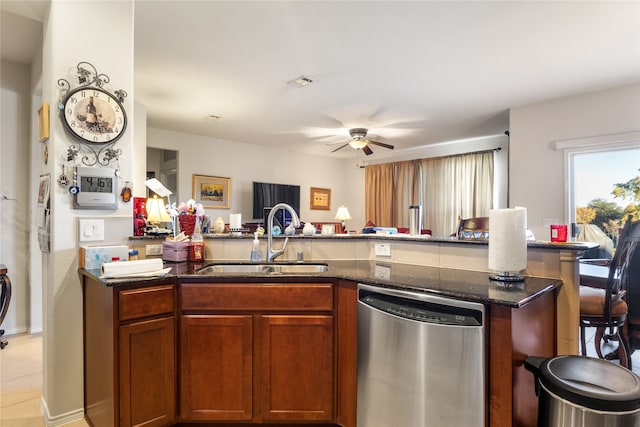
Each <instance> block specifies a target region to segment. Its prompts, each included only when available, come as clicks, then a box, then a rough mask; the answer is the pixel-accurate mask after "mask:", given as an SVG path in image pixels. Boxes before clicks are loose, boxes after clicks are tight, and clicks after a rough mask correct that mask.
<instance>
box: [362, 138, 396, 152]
mask: <svg viewBox="0 0 640 427" xmlns="http://www.w3.org/2000/svg"><path fill="white" fill-rule="evenodd" d="M367 141H368V142H369V144H373V145H379V146H380V147H384V148H388V149H389V150H393V145H390V144H385V143H384V142H379V141H374V140H372V139H367Z"/></svg>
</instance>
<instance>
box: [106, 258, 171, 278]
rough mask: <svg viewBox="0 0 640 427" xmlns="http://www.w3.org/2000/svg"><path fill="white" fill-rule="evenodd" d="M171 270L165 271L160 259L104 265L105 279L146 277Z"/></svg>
mask: <svg viewBox="0 0 640 427" xmlns="http://www.w3.org/2000/svg"><path fill="white" fill-rule="evenodd" d="M169 270H171V268H168V269H165V268H164V264H163V263H162V260H161V259H160V258H153V259H141V260H137V261H118V262H105V263H104V264H102V276H100V277H101V278H103V279H113V278H118V277H145V276H159V275H162V274H166V273H167V272H168V271H169Z"/></svg>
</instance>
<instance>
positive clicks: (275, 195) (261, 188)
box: [253, 181, 300, 225]
mask: <svg viewBox="0 0 640 427" xmlns="http://www.w3.org/2000/svg"><path fill="white" fill-rule="evenodd" d="M278 203H286V204H288V205H289V206H291V207H292V208H293V210H294V211H296V213H297V214H298V216H300V186H299V185H286V184H272V183H269V182H255V181H254V182H253V218H254V219H258V218H260V219H262V220H263V221H264V220H265V218H266V215H268V212H269V209H268V208H272V207H274V206H275V205H277V204H278ZM278 214H280V213H278ZM278 219H279V220H280V218H278ZM281 221H282V222H286V218H284V217H283V218H282V220H281ZM282 225H284V224H282Z"/></svg>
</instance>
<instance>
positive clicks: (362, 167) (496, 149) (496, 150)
mask: <svg viewBox="0 0 640 427" xmlns="http://www.w3.org/2000/svg"><path fill="white" fill-rule="evenodd" d="M500 150H502V147H495V148H488V149H486V150H479V151H469V152H468V153H459V154H450V155H447V156H439V157H425V158H424V159H444V158H447V157H457V156H466V155H468V154H480V153H486V152H488V151H495V152H496V153H497V152H498V151H500ZM424 159H414V160H424ZM408 161H410V160H400V161H398V162H388V163H400V162H408ZM376 164H377V165H381V164H384V163H376ZM356 166H357V167H358V168H359V169H364V168H366V167H367V165H359V164H357V163H356Z"/></svg>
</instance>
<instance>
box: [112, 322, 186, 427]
mask: <svg viewBox="0 0 640 427" xmlns="http://www.w3.org/2000/svg"><path fill="white" fill-rule="evenodd" d="M174 322H175V317H173V316H172V317H165V318H161V319H154V320H148V321H144V322H135V323H131V324H129V325H124V326H120V389H119V390H120V417H119V418H120V424H119V425H120V426H121V427H134V426H145V427H159V426H167V425H171V424H173V422H174V420H175V414H176V383H175V377H176V374H175V364H176V361H175V359H176V356H175V354H176V352H175V348H176V342H175V326H174Z"/></svg>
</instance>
